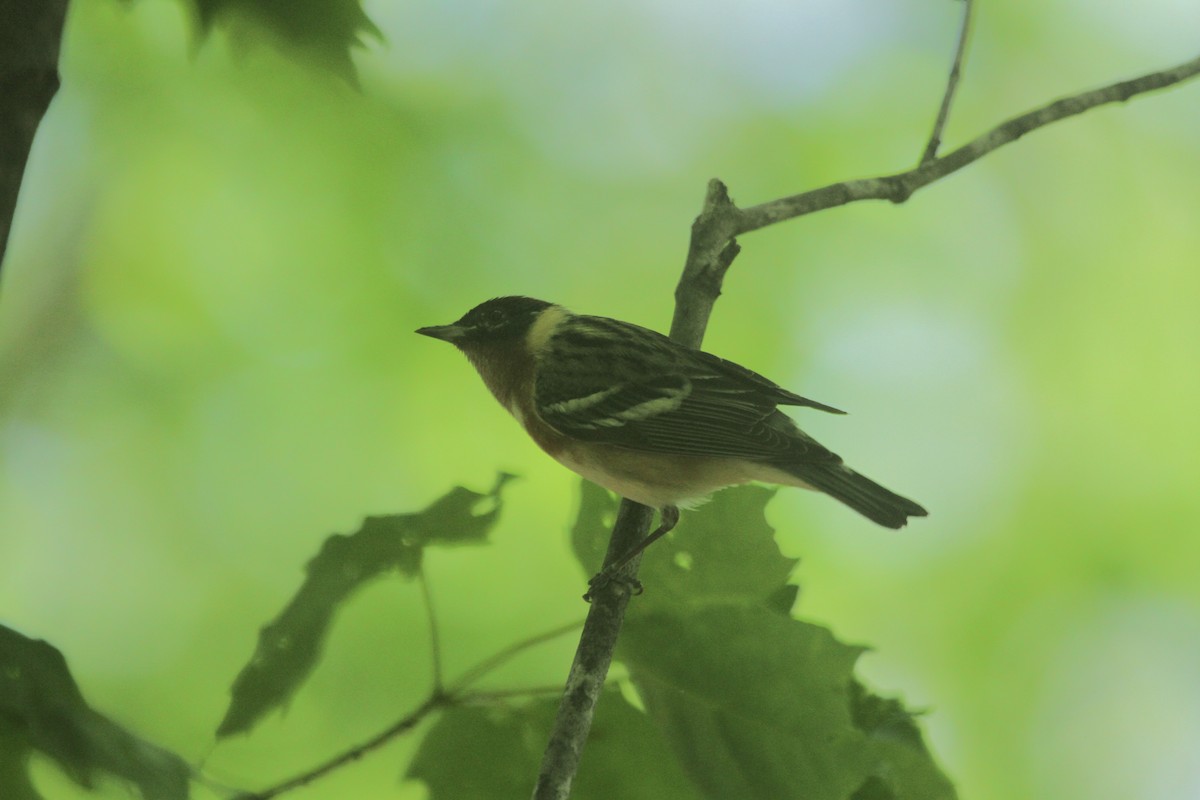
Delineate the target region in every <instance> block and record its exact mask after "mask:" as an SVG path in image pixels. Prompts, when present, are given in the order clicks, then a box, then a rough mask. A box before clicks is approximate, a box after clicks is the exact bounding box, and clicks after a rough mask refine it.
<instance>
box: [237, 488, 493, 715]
mask: <svg viewBox="0 0 1200 800" xmlns="http://www.w3.org/2000/svg"><path fill="white" fill-rule="evenodd" d="M511 479H512V476H511V475H506V474H504V473H501V474H500V475H498V476H497V478H496V484H495V485H494V486H493V487H492V489H491V491H489V492H487V493H485V494H480V493H479V492H474V491H471V490H470V489H465V488H463V487H461V486H458V487H455V488H454V489H452V490H451V491H450V492H449V493H447V494H446V495H445V496H443V497H441V498H439V499H438V500H436V501H434V503H433V504H432V505H430V506H429V507H428V508H426V509H425V510H424V511H420V512H417V513H415V514H394V515H391V516H382V517H367V518H366V519H365V520H364V521H363V525H362V527H361V528H359V529H358V530H357V531H356V532H354V533H352V534H349V535H342V534H334V535H333V536H330V537H329V538H328V539H326V540H325V543H324V544H323V545H322V547H321V551H320V552H319V553H318V554H317V556H316V557H315V558H313V559H312V561H310V562H309V563H308V567H307V575H306V577H305V580H304V583H303V584H301V586H300V589H299V590H298V591H297V592H296V594H295V595H294V596H293V597H292V599H291V601H290V602H289V603H288V605H287V606H286V607H285V608H284V610H283V611H282V612H281V613H280V614H279V616H277V617H276V618H275V619H274V620H272V621H271V622H270V623H268V624H267V625H266V626H264V627H263V629H262V631H261V632H260V633H259V638H258V646H257V648H256V649H255V651H254V655H253V656H252V657H251V659H250V661H249V663H247V664H246V666H244V667H243V668H242V670H241V672H240V673H239V674H238V676H237V678H236V680H234V683H233V688H232V690H231V695H232V697H231V698H230V703H229V708H228V710H226V712H225V717H224V719H222V720H221V724H220V727H218V729H217V736H218V737H223V736H229V735H231V734H234V733H240V732H242V731H245V730H248V729H249V728H250V727H251V726H253V725H254V723H255V722H257V721H258V720H259V719H260V718H261V717H262V716H263V715H264V714H266V713H267V712H269V711H271V710H273V709H275V708H278V707H279V706H281V705H283V704H284V703H286V702H287V701H288V699H290V698H291V697H292V695H293V694H295V692H296V690H297V689H299V688H300V685H301V684H302V683H303V682H304V680H305V679H306V678H307V677H308V675H309V673H311V672H312V669H313V667H314V666H315V665H316V663H317V659H318V657H319V656H320V652H321V646H322V644H323V643H324V641H325V636H326V634H327V633H328V631H329V626H330V624H331V622H332V621H333V616H334V614H335V613H336V612H337V610H338V608H339V607H340V606H341V604H342V603H344V602H345V601H346V600H347V598H349V597H350V596H351V595H352V594H353V593H354V592H355V591H357V590H358V589H359V588H361V587H362V586H363V585H364V584H366V583H368V582H369V581H371V580H373V579H374V578H377V577H379V576H380V575H382V574H384V573H387V572H396V573H399V574H400V575H402V576H404V577H407V578H412V577H414V576H416V575H417V573H418V572H419V570H420V568H421V559H422V556H423V554H424V550H425V547H427V546H429V545H442V546H446V545H459V544H482V543H484V541H485V540H486V536H487V533H488V531H489V530H491V528H492V526H493V525H494V524H495V522H496V519H497V518H498V516H499V514H500V492H501V490H502V489H503V487H504V485H505V484H506V483H507V482H508V481H509V480H511Z"/></svg>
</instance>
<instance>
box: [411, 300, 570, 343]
mask: <svg viewBox="0 0 1200 800" xmlns="http://www.w3.org/2000/svg"><path fill="white" fill-rule="evenodd" d="M550 306H551V303H547V302H546V301H545V300H536V299H534V298H532V297H516V296H514V297H497V298H494V299H492V300H488V301H487V302H484V303H480V304H479V305H477V306H475V307H474V308H472V309H471V310H470V311H468V312H467V313H466V314H463V315H462V317H461V318H460V319H459V320H458V321H457V322H452V323H451V324H449V325H431V326H429V327H427V328H418V329H417V333H419V334H421V335H422V336H432V337H433V338H434V339H441V340H442V341H444V342H450V343H451V344H453V345H455V346H456V347H458V348H460V349H462V348H469V347H471V346H472V345H481V344H493V343H494V344H499V343H501V342H507V341H514V340H522V339H524V338H525V336H526V335H528V333H529V329H530V328H531V327H533V324H534V323H535V322H536V321H537V320H538V318H539V317H540V316H541V315H542V312H543V311H545V310H546V309H547V308H550Z"/></svg>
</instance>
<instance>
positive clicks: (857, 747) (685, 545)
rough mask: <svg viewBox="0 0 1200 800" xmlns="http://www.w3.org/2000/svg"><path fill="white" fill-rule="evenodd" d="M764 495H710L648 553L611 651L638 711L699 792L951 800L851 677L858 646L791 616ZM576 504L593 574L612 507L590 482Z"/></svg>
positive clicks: (894, 719)
mask: <svg viewBox="0 0 1200 800" xmlns="http://www.w3.org/2000/svg"><path fill="white" fill-rule="evenodd" d="M773 494H774V492H773V491H771V490H768V489H764V488H761V487H756V486H748V487H739V488H735V489H728V490H725V491H723V492H719V493H718V494H716V495H715V496H714V497H713V499H712V501H711V502H710V503H708V504H707V505H705V506H702V507H701V508H699V509H697V510H694V511H689V512H685V513H684V517H683V519H682V521H681V523H680V525H679V527H678V529H677V530H676V531H675V532H673V533H672V534H671V535H670V536H669V537H668V538H666V539H664V540H663V541H661V542H658V543H656V544H654V545H652V546H651V547H650V548H649V549H648V550H647V552H646V556H645V559H644V560H643V564H642V570H641V572H640V575H639V577H640V579H641V581H642V583H643V585H644V586H645V593H644V594H643V595H641V596H638V597H635V598H634V599H633V601H632V602H631V604H630V607H629V612H628V618H627V621H626V627H625V630H624V631H623V633H622V636H621V641H620V644H619V646H618V650H617V658H618V659H619V660H620V661H622V662H623V663H624V664H626V666H627V667H628V668H629V671H630V676H631V678H632V679H633V682H634V684H635V686H637V688H638V690H639V692H640V693H641V695H642V698H643V700H644V701H645V704H646V710H647V712H648V713H649V715H650V717H651V718H652V719H653V720H655V722H656V724H657V725H658V726H659V728H660V730H661V731H662V733H663V735H664V737H665V738H666V739H667V741H668V742H670V744H671V747H672V749H673V751H674V753H675V757H676V759H677V760H678V763H679V764H681V765H682V767H683V769H684V770H685V771H686V773H687V774H688V775H689V776H690V778H691V780H692V781H694V782H695V783H696V785H697V786H699V787H701V788H702V790H703V793H704V796H706V797H710V798H727V797H738V798H746V799H747V800H754V799H755V798H763V799H764V800H766V799H767V798H770V799H771V800H785V799H786V798H792V797H795V798H805V799H806V800H823V799H824V798H828V799H829V800H835V799H836V800H845V798H850V797H853V798H856V800H918V798H919V799H920V800H936V799H938V798H945V799H946V800H949V798H953V797H954V789H953V787H952V786H951V785H950V783H949V782H948V781H947V780H946V778H945V777H944V776H943V775H942V774H941V772H940V771H939V769H938V768H937V766H936V765H935V764H934V763H933V761H932V759H931V758H930V756H929V753H928V751H927V750H926V749H925V746H924V744H923V742H922V739H921V734H920V731H919V729H918V728H917V726H916V724H915V722H914V720H913V718H912V716H911V715H910V714H909V713H908V712H907V711H905V710H904V709H903V707H902V706H901V705H900V703H898V702H896V701H895V700H885V699H881V698H878V697H875V696H874V695H871V694H870V693H869V692H868V691H867V690H866V689H865V688H863V686H862V685H861V684H859V683H858V682H857V681H856V680H855V678H854V675H853V670H854V664H855V662H856V661H857V659H858V656H859V655H860V654H861V653H862V651H863V648H860V647H854V646H850V645H846V644H842V643H840V642H838V641H837V640H836V639H835V638H834V637H833V635H832V634H831V633H830V632H829V631H828V630H827V629H825V628H823V627H820V626H817V625H813V624H810V623H806V622H801V621H798V620H795V619H792V618H791V617H790V610H791V607H792V605H793V604H794V603H795V600H796V593H797V588H796V587H795V586H793V585H791V584H789V583H788V582H787V581H788V576H789V575H790V573H791V571H792V569H793V568H794V567H795V564H796V561H795V560H794V559H789V558H785V557H784V556H783V555H782V554H781V553H780V552H779V548H778V546H777V545H776V544H775V540H774V531H773V530H772V529H771V527H770V526H769V525H767V523H766V517H765V514H764V511H765V507H766V504H767V502H768V501H769V500H770V499H771V497H772V496H773ZM582 497H583V499H582V501H581V504H580V513H579V517H578V518H577V519H576V524H575V528H574V543H575V548H576V553H577V554H578V555H579V556H580V560H581V561H582V562H583V564H584V566H585V569H586V570H587V571H588V573H589V574H591V573H593V572H594V571H595V570H596V569H598V568H599V559H600V555H601V554H602V553H603V552H604V548H605V546H606V542H607V538H608V535H609V528H610V526H611V523H612V518H613V517H614V516H615V514H614V512H615V508H616V505H615V500H614V499H613V498H612V497H611V496H610V495H608V494H607V493H606V492H604V491H603V490H602V489H598V488H596V487H593V486H590V485H585V487H584V491H583V494H582Z"/></svg>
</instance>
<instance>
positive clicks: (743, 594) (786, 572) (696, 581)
mask: <svg viewBox="0 0 1200 800" xmlns="http://www.w3.org/2000/svg"><path fill="white" fill-rule="evenodd" d="M774 496H775V491H774V490H773V489H766V488H763V487H761V486H743V487H739V488H736V489H727V490H726V491H723V492H718V493H717V494H715V495H713V498H712V500H711V501H709V502H708V503H706V504H705V505H703V506H701V507H700V508H698V509H695V510H692V511H684V512H683V515H682V517H681V518H680V520H679V524H678V525H677V526H676V527H675V530H674V531H672V532H671V533H670V535H669V536H667V537H666V538H664V539H660V540H659V541H657V542H655V543H654V544H653V545H651V546H650V547H649V548H648V549H647V550H646V554H645V556H644V557H643V559H642V568H641V571H640V572H639V575H638V577H639V579H640V580H641V582H642V585H643V586H644V587H645V589H646V592H645V594H643V595H642V596H640V597H639V598H638V600H637V602H636V603H635V605H634V608H636V609H637V610H639V611H647V610H652V609H655V608H660V607H666V608H671V607H674V606H676V605H679V604H683V605H703V604H705V603H711V602H721V603H747V604H753V605H765V606H767V607H769V608H772V609H775V610H777V611H780V612H782V613H785V614H786V613H788V612H789V611H790V610H791V607H792V604H793V603H794V602H795V598H796V592H797V587H795V586H792V585H789V584H788V582H787V581H788V577H789V576H790V575H791V573H792V570H794V569H795V567H796V563H797V562H796V559H794V558H786V557H785V556H784V555H783V554H782V553H781V552H780V551H779V546H778V545H777V544H776V543H775V530H774V529H773V528H772V527H771V526H770V525H768V524H767V519H766V515H765V508H766V505H767V503H768V502H769V501H770V499H771V498H772V497H774ZM580 497H581V500H580V507H579V514H578V516H577V517H576V519H575V525H574V527H573V528H572V537H571V538H572V543H573V546H574V548H575V554H576V556H577V557H578V558H579V560H580V561H581V562H582V563H583V565H584V570H585V572H586V573H587V574H588V576H589V577H590V576H591V575H594V574H595V573H596V572H597V571H599V569H600V564H601V562H602V560H603V558H604V552H605V550H606V548H607V546H608V537H609V534H610V533H611V532H612V525H613V520H614V519H615V518H616V509H617V502H618V500H617V499H615V498H614V496H613V495H610V494H609V493H608V492H606V491H605V490H604V489H601V488H600V487H599V486H596V485H595V484H593V483H591V482H588V481H583V482H582V490H581V495H580Z"/></svg>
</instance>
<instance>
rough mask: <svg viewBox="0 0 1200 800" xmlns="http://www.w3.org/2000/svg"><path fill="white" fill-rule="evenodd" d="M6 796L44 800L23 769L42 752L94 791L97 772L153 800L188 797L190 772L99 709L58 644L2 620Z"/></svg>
mask: <svg viewBox="0 0 1200 800" xmlns="http://www.w3.org/2000/svg"><path fill="white" fill-rule="evenodd" d="M0 750H2V751H3V756H2V757H0V790H3V791H0V796H3V797H5V798H9V797H12V798H14V799H16V798H22V799H23V798H37V797H38V795H37V792H36V791H35V790H34V789H33V786H32V785H31V784H30V783H29V780H28V776H27V775H26V774H25V773H24V770H25V768H26V767H27V765H28V756H29V755H30V754H31V753H32V752H33V751H35V750H36V751H40V752H42V753H44V754H45V755H46V756H48V757H49V758H51V759H53V760H54V761H55V762H56V763H57V764H58V765H59V766H60V767H62V769H63V771H64V772H66V774H67V775H68V776H70V777H71V779H72V780H74V781H75V782H76V783H78V784H79V785H80V786H83V787H85V788H91V787H92V786H93V784H94V782H95V779H96V776H97V775H98V774H108V775H111V776H114V777H117V778H120V779H122V780H126V781H130V782H132V783H133V784H135V785H136V786H137V787H138V789H139V790H140V791H141V794H142V797H144V798H146V800H177V799H181V798H186V797H187V795H188V780H189V777H190V774H191V770H190V769H189V768H188V766H187V764H186V763H185V762H184V761H183V759H181V758H180V757H179V756H177V755H175V754H174V753H171V752H169V751H167V750H164V749H162V748H161V747H158V746H156V745H152V744H150V743H149V742H146V741H144V740H142V739H140V738H138V737H137V736H135V735H133V734H132V733H130V732H129V731H127V730H125V729H124V728H122V727H121V726H119V725H117V724H116V723H114V722H113V721H112V720H110V719H108V718H107V717H105V716H104V715H103V714H100V713H99V712H97V711H94V710H92V708H91V707H89V706H88V704H87V702H86V701H85V700H84V698H83V694H82V693H81V692H80V691H79V687H78V686H77V685H76V683H75V680H74V678H72V677H71V673H70V670H69V669H68V668H67V662H66V659H64V658H63V656H62V653H60V652H59V651H58V650H57V649H56V648H55V647H53V646H52V645H50V644H48V643H46V642H43V641H39V640H35V639H30V638H28V637H25V636H22V635H21V634H19V633H17V632H16V631H14V630H11V629H10V628H6V627H4V626H2V625H0Z"/></svg>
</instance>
